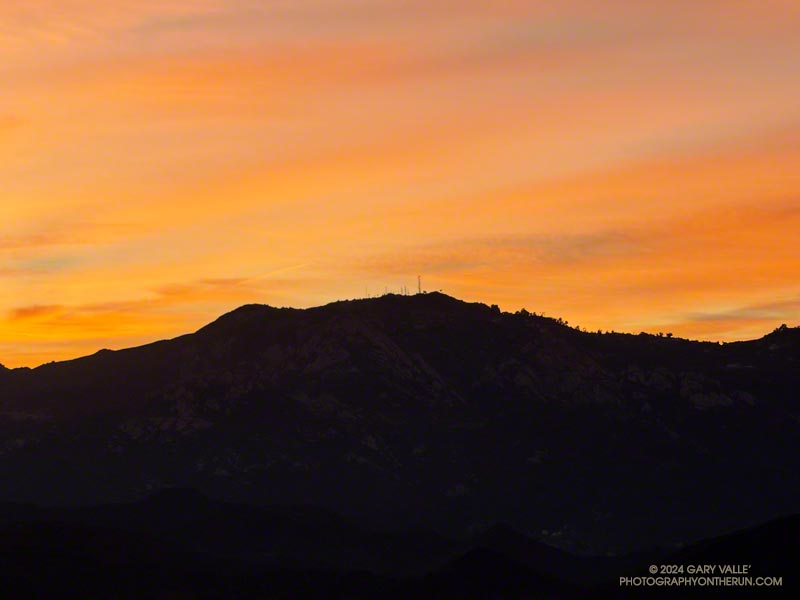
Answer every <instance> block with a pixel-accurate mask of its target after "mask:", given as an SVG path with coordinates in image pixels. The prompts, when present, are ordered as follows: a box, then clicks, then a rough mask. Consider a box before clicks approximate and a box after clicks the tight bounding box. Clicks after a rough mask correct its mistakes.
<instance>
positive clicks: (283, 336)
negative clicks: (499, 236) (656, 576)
mask: <svg viewBox="0 0 800 600" xmlns="http://www.w3.org/2000/svg"><path fill="white" fill-rule="evenodd" d="M799 360H800V330H798V329H796V328H781V329H778V330H776V331H775V332H773V333H771V334H769V335H767V336H765V337H763V338H761V339H758V340H753V341H748V342H738V343H730V344H724V345H721V344H716V343H709V342H693V341H688V340H682V339H676V338H668V337H659V336H653V335H644V334H642V335H628V334H616V333H608V334H599V333H587V332H583V331H579V330H576V329H572V328H570V327H567V326H565V325H564V324H563V323H561V322H560V321H556V320H554V319H549V318H545V317H540V316H536V315H531V314H528V313H527V312H523V311H521V312H519V313H516V314H510V313H503V312H501V311H499V310H498V309H497V308H495V307H489V306H486V305H483V304H477V303H466V302H462V301H460V300H457V299H454V298H451V297H449V296H446V295H444V294H440V293H429V294H420V295H415V296H395V295H387V296H384V297H381V298H376V299H369V300H357V301H342V302H336V303H333V304H329V305H327V306H323V307H318V308H312V309H307V310H298V309H278V308H272V307H268V306H260V305H249V306H244V307H241V308H239V309H237V310H235V311H233V312H231V313H229V314H226V315H224V316H222V317H221V318H219V319H218V320H216V321H214V322H213V323H211V324H209V325H208V326H206V327H204V328H202V329H200V330H199V331H197V332H196V333H194V334H190V335H185V336H182V337H179V338H176V339H173V340H169V341H163V342H158V343H155V344H150V345H147V346H143V347H139V348H132V349H128V350H121V351H108V350H104V351H101V352H98V353H97V354H94V355H92V356H89V357H86V358H81V359H78V360H73V361H67V362H61V363H51V364H48V365H44V366H42V367H39V368H36V369H13V370H0V434H1V437H0V439H2V442H0V478H1V479H2V480H3V481H8V482H14V484H13V485H10V486H4V487H3V489H2V491H0V500H3V501H8V502H17V503H26V502H28V503H29V502H34V503H37V504H42V505H51V506H55V505H63V506H80V505H96V504H101V503H124V502H131V501H135V500H138V499H142V498H145V497H147V496H149V495H151V494H153V493H155V492H158V491H159V490H164V489H173V490H174V489H175V488H178V489H181V488H184V489H193V490H197V491H199V492H202V494H204V495H207V496H209V497H211V498H214V499H217V500H219V501H224V502H228V503H241V504H250V505H253V506H261V507H273V506H304V507H316V509H318V510H321V511H323V512H326V513H328V512H329V513H335V514H337V515H341V516H342V518H344V519H349V520H352V521H355V522H357V523H358V525H359V527H362V528H364V529H369V530H374V531H388V530H393V531H400V530H416V531H431V532H435V534H436V535H443V536H447V537H448V538H451V539H471V538H472V537H473V536H475V535H477V534H479V533H480V532H481V531H484V530H486V529H487V528H489V527H490V526H491V525H492V524H494V523H507V524H508V526H509V527H510V528H512V529H513V530H515V531H518V532H520V533H521V534H524V535H525V536H526V537H527V538H530V539H531V540H535V541H537V542H543V543H546V544H547V545H548V546H557V547H560V548H562V549H566V550H569V551H570V552H571V553H573V554H606V553H615V554H619V553H626V552H630V551H633V550H637V549H641V548H648V547H655V546H660V547H663V548H671V547H674V546H675V545H676V544H680V543H687V542H691V541H693V540H696V539H700V538H704V537H711V536H716V535H719V534H722V533H724V532H727V531H732V530H734V529H737V528H741V527H745V526H748V525H751V524H756V523H759V522H763V521H766V520H768V519H772V518H776V517H779V516H782V515H786V514H792V513H795V512H800V452H798V451H797V450H798V448H800V400H799V399H798V395H797V389H798V384H800V368H798V367H799V366H800V362H799ZM171 494H172V495H167V496H166V497H163V498H162V501H164V502H173V501H175V500H176V499H177V501H176V502H175V503H176V504H177V505H178V506H180V505H181V504H182V503H183V502H186V503H187V504H192V503H196V502H197V501H199V500H198V498H197V497H195V498H194V500H192V496H183V497H181V496H180V493H178V495H177V496H176V495H175V492H172V493H171ZM487 550H492V548H491V547H490V548H487ZM520 558H524V556H523V557H516V558H515V560H518V559H520Z"/></svg>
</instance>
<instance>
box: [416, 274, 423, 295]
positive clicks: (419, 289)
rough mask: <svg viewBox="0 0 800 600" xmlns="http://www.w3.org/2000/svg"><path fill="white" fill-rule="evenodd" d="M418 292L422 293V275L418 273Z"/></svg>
mask: <svg viewBox="0 0 800 600" xmlns="http://www.w3.org/2000/svg"><path fill="white" fill-rule="evenodd" d="M417 293H418V294H421V293H422V275H417Z"/></svg>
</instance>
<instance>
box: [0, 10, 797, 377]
mask: <svg viewBox="0 0 800 600" xmlns="http://www.w3.org/2000/svg"><path fill="white" fill-rule="evenodd" d="M798 31H800V3H798V2H796V0H783V1H781V0H777V1H771V0H759V1H747V0H742V1H740V0H693V1H692V2H689V1H688V0H669V1H667V0H647V1H642V0H637V1H634V0H611V1H600V0H562V1H559V2H549V1H535V0H528V1H521V0H491V1H490V0H437V1H436V2H431V1H430V0H425V1H423V0H261V1H251V0H228V1H224V2H223V1H219V0H186V1H177V0H158V1H156V0H107V1H106V2H95V1H90V0H21V1H19V2H4V3H2V4H0V363H2V364H4V365H6V366H8V367H18V366H35V365H38V364H41V363H44V362H48V361H51V360H63V359H68V358H73V357H77V356H81V355H85V354H89V353H92V352H95V351H97V350H99V349H101V348H112V349H116V348H123V347H128V346H132V345H138V344H143V343H147V342H150V341H154V340H157V339H162V338H167V337H173V336H175V335H179V334H183V333H186V332H189V331H193V330H195V329H197V328H199V327H201V326H202V325H204V324H205V323H207V322H209V321H211V320H213V319H215V318H216V317H217V316H219V315H220V314H222V313H224V312H226V311H228V310H231V309H233V308H235V307H237V306H239V305H241V304H245V303H252V302H258V303H265V304H270V305H273V306H296V307H307V306H315V305H319V304H324V303H327V302H330V301H334V300H337V299H345V298H355V297H363V296H366V295H377V294H381V293H383V292H384V291H385V290H387V289H388V290H389V291H397V290H399V289H400V287H401V286H404V285H405V286H408V287H409V288H410V289H412V290H413V289H415V288H416V282H417V275H421V276H422V285H423V288H425V289H426V290H442V291H444V292H445V293H448V294H450V295H454V296H456V297H459V298H462V299H465V300H470V301H481V302H486V303H496V304H499V305H500V307H501V308H503V309H505V310H511V311H514V310H518V309H519V308H522V307H524V308H526V309H527V310H529V311H535V312H538V313H545V314H547V315H550V316H554V317H562V318H564V319H566V320H567V321H568V322H569V323H570V324H573V325H580V326H582V327H585V328H587V329H590V330H597V329H603V330H611V329H613V330H617V331H629V332H634V333H635V332H639V331H648V332H659V331H663V332H672V333H674V334H675V335H679V336H683V337H689V338H693V339H707V340H722V341H729V340H737V339H746V338H754V337H759V336H761V335H763V334H764V333H766V332H768V331H770V330H772V329H774V328H775V327H777V326H778V325H780V324H782V323H787V324H789V325H798V324H800V235H798V233H797V232H798V231H800V35H798V33H797V32H798Z"/></svg>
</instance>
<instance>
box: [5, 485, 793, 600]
mask: <svg viewBox="0 0 800 600" xmlns="http://www.w3.org/2000/svg"><path fill="white" fill-rule="evenodd" d="M799 524H800V519H798V517H796V516H795V517H789V518H784V519H780V520H777V521H773V522H769V523H766V524H763V525H760V526H758V527H755V528H751V529H748V530H743V531H737V532H734V533H731V534H727V535H724V536H722V537H719V538H714V539H708V540H703V541H700V542H697V543H695V544H692V545H690V546H688V547H686V548H684V549H683V550H678V551H672V552H665V551H664V550H658V549H656V550H651V551H648V552H644V553H640V554H637V555H631V556H622V557H578V556H574V555H571V554H569V553H567V552H563V551H560V550H557V549H555V548H552V547H549V546H547V545H545V544H541V543H539V542H536V541H534V540H532V539H530V538H527V537H525V536H524V535H522V534H520V533H518V532H515V531H512V530H511V529H509V528H508V527H505V526H502V525H500V526H495V527H492V528H490V529H488V530H487V531H485V532H483V533H481V534H479V535H477V536H475V537H474V538H471V539H465V540H448V539H445V538H442V537H440V536H437V535H435V534H433V533H431V532H424V531H405V532H402V533H394V534H390V533H375V532H370V531H367V530H364V529H362V528H361V527H360V526H359V525H358V524H356V523H354V522H351V521H349V520H347V519H342V518H340V517H337V516H335V515H333V514H330V513H326V512H324V511H320V510H318V509H314V508H311V507H271V508H259V507H254V506H248V505H244V504H234V503H225V502H218V501H214V500H211V499H209V498H206V497H204V496H202V495H199V494H197V493H196V492H193V491H190V490H167V491H164V492H161V493H159V494H156V495H154V496H152V497H149V498H146V499H144V500H142V501H139V502H135V503H126V504H111V505H100V506H93V507H81V508H41V507H37V506H34V505H19V504H16V505H11V504H0V586H2V589H3V590H4V593H3V597H4V598H15V599H16V598H48V599H51V598H86V597H91V598H98V599H104V598H109V599H111V598H281V599H286V600H289V599H291V600H296V599H298V598H309V599H312V598H313V599H317V598H327V599H334V598H341V599H347V600H353V599H365V600H366V599H376V598H381V599H383V598H388V599H398V600H399V599H408V598H424V599H431V600H446V599H450V598H453V599H458V600H463V599H475V600H478V599H480V600H485V599H486V598H502V599H503V600H513V599H520V600H523V599H525V600H527V599H530V598H543V599H546V598H553V599H558V600H567V599H585V600H601V599H606V598H608V599H617V598H619V599H622V598H652V597H663V598H676V597H680V598H687V597H691V598H694V597H698V598H706V597H708V596H709V594H711V595H712V596H713V595H714V594H715V593H716V596H717V597H724V598H730V597H734V598H759V599H762V600H763V599H764V598H770V597H775V598H777V597H794V596H791V594H792V593H793V592H794V593H795V596H796V591H797V587H798V586H797V582H796V581H795V574H796V573H797V567H798V566H799V565H800V563H798V559H800V550H799V549H798V546H797V544H796V541H797V536H798V534H800V529H798V525H799ZM743 559H744V560H746V561H748V562H749V561H750V560H751V559H752V563H750V568H751V569H752V572H753V575H757V576H777V577H782V579H783V581H782V585H781V587H780V588H763V587H761V588H759V587H749V588H730V587H727V588H723V587H720V588H709V587H702V586H698V587H683V588H681V589H676V588H674V587H663V588H653V587H651V588H644V587H623V586H620V585H619V578H620V577H623V576H627V577H634V576H639V575H642V576H647V575H648V566H649V565H652V564H657V565H661V564H664V565H672V566H673V567H676V568H677V567H680V566H684V567H686V566H688V565H739V564H743V562H742V561H743ZM784 594H786V596H784Z"/></svg>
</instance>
